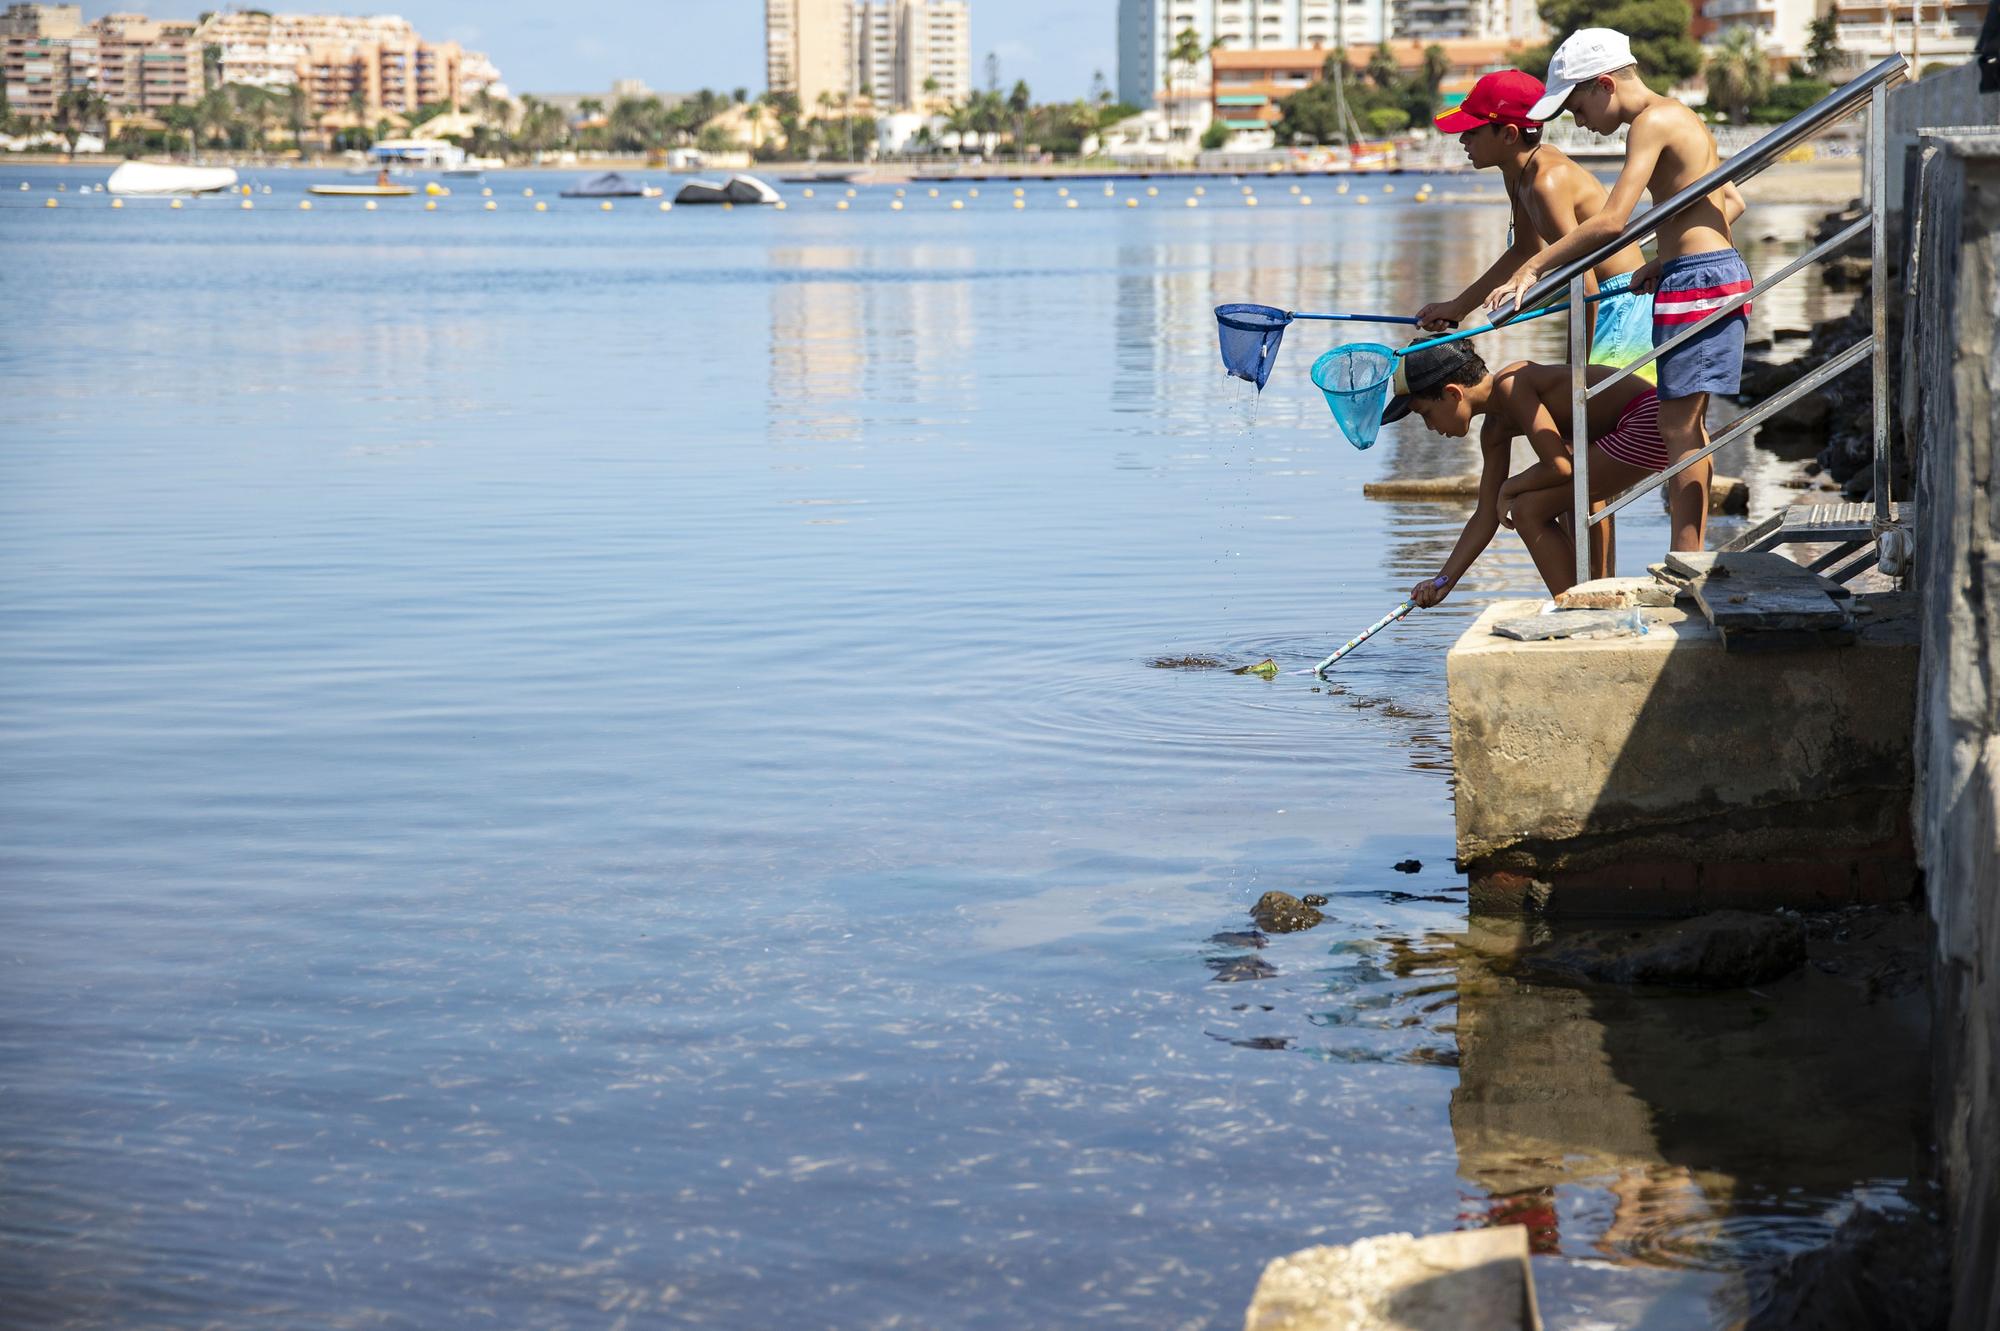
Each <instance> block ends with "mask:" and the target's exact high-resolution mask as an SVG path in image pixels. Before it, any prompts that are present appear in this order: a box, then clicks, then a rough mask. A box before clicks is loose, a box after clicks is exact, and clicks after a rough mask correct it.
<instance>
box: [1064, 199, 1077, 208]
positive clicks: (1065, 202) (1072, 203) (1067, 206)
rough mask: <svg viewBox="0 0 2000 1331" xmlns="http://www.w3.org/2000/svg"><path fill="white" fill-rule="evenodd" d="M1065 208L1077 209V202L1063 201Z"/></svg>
mask: <svg viewBox="0 0 2000 1331" xmlns="http://www.w3.org/2000/svg"><path fill="white" fill-rule="evenodd" d="M1063 207H1065V208H1074V207H1076V200H1075V199H1064V200H1063Z"/></svg>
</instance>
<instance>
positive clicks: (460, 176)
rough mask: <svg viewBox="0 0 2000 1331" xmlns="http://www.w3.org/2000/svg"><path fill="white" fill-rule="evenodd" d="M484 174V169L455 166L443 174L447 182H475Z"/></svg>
mask: <svg viewBox="0 0 2000 1331" xmlns="http://www.w3.org/2000/svg"><path fill="white" fill-rule="evenodd" d="M485 173H486V169H485V168H484V167H478V166H455V167H452V168H451V169H450V170H449V171H446V172H445V173H444V176H445V179H447V180H477V179H479V178H480V176H482V175H484V174H485Z"/></svg>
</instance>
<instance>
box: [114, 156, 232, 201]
mask: <svg viewBox="0 0 2000 1331" xmlns="http://www.w3.org/2000/svg"><path fill="white" fill-rule="evenodd" d="M235 184H236V172H235V171H233V170H231V169H230V168H228V167H226V166H177V165H171V164H168V163H163V162H121V163H119V165H118V169H117V170H116V171H113V172H112V173H111V179H110V180H108V181H106V182H105V184H104V187H105V189H107V190H109V191H110V192H111V193H113V194H158V195H164V194H213V193H215V192H216V191H218V190H225V189H231V188H233V187H234V186H235Z"/></svg>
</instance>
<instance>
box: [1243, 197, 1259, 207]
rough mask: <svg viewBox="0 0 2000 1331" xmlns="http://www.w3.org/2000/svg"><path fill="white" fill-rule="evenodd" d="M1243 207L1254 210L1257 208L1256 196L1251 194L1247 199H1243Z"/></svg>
mask: <svg viewBox="0 0 2000 1331" xmlns="http://www.w3.org/2000/svg"><path fill="white" fill-rule="evenodd" d="M1243 206H1244V207H1245V208H1255V207H1256V206H1257V196H1256V195H1254V194H1252V195H1250V196H1249V197H1248V198H1246V199H1244V200H1243Z"/></svg>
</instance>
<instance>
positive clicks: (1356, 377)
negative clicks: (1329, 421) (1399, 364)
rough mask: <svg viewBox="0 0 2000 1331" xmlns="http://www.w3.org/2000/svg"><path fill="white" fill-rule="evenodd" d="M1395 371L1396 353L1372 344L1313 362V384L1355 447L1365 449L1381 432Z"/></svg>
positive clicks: (1339, 350)
mask: <svg viewBox="0 0 2000 1331" xmlns="http://www.w3.org/2000/svg"><path fill="white" fill-rule="evenodd" d="M1395 372H1396V353H1395V352H1393V351H1391V350H1390V349H1389V348H1388V347H1385V346H1381V345H1378V344H1377V343H1374V342H1352V343H1349V344H1348V345H1347V346H1344V347H1335V348H1334V349H1333V350H1332V351H1329V352H1327V353H1326V354H1325V355H1324V356H1321V357H1320V358H1319V359H1318V360H1316V361H1314V362H1313V367H1312V381H1313V384H1314V386H1315V387H1317V388H1318V389H1319V391H1320V392H1321V393H1324V394H1325V395H1326V405H1327V408H1328V409H1329V410H1331V411H1332V412H1333V419H1334V423H1335V424H1337V425H1339V426H1340V432H1341V433H1342V434H1344V435H1346V436H1347V442H1348V443H1350V444H1353V445H1354V446H1355V447H1356V448H1367V447H1368V446H1369V445H1370V444H1373V443H1374V442H1375V436H1376V435H1378V434H1380V433H1381V431H1382V410H1383V408H1385V407H1387V406H1388V405H1389V389H1390V381H1391V380H1392V379H1393V378H1394V376H1395Z"/></svg>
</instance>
